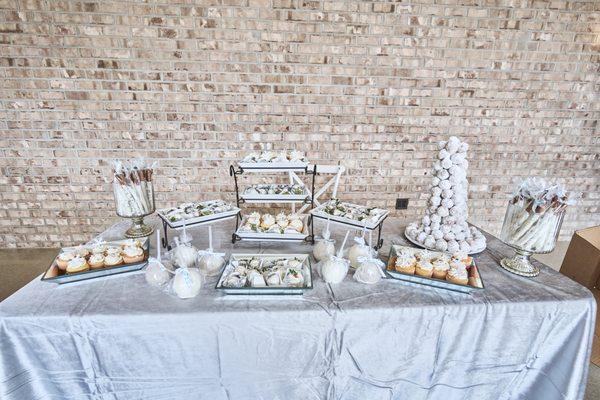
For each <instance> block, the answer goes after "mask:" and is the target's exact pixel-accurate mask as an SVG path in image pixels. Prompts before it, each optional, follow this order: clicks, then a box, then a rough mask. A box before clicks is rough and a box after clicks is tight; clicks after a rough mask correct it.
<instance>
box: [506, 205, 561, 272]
mask: <svg viewBox="0 0 600 400" xmlns="http://www.w3.org/2000/svg"><path fill="white" fill-rule="evenodd" d="M564 215H565V207H541V206H540V207H535V206H534V205H532V204H531V201H526V200H523V199H521V200H518V201H511V202H510V203H509V204H508V207H507V209H506V215H505V216H504V223H503V225H502V232H501V233H500V239H501V240H502V241H503V242H504V243H506V244H507V245H509V246H510V247H512V248H513V249H515V252H516V253H515V255H514V256H513V257H511V258H504V259H502V260H501V261H500V265H501V266H502V267H503V268H504V269H506V270H507V271H510V272H512V273H514V274H517V275H521V276H526V277H534V276H537V275H539V273H540V270H539V268H538V267H536V266H535V265H533V264H532V263H531V260H530V257H531V256H532V255H533V254H545V253H550V252H551V251H552V250H554V247H555V246H556V240H557V239H558V234H559V232H560V227H561V225H562V221H563V217H564Z"/></svg>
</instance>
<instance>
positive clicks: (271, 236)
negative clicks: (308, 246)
mask: <svg viewBox="0 0 600 400" xmlns="http://www.w3.org/2000/svg"><path fill="white" fill-rule="evenodd" d="M247 219H248V218H247V217H244V218H243V219H242V222H241V224H240V227H239V228H238V230H237V231H236V232H235V234H236V235H237V236H239V237H240V238H241V239H243V240H250V241H269V242H287V241H302V240H304V239H306V237H307V236H308V224H307V222H308V215H301V216H300V219H301V220H302V223H303V224H304V229H303V230H302V232H298V233H273V232H252V231H244V230H242V226H243V225H244V224H245V223H246V221H247Z"/></svg>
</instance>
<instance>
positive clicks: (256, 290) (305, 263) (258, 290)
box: [215, 254, 313, 299]
mask: <svg viewBox="0 0 600 400" xmlns="http://www.w3.org/2000/svg"><path fill="white" fill-rule="evenodd" d="M250 257H255V258H265V259H269V258H270V259H273V258H275V259H278V258H299V259H301V260H302V275H303V276H304V286H303V287H285V286H265V287H241V288H234V287H226V286H223V280H224V279H225V277H226V276H227V275H228V274H229V273H230V272H232V271H233V269H234V268H235V267H234V266H233V264H232V261H234V260H239V259H241V258H250ZM312 288H313V279H312V267H311V263H310V255H309V254H232V255H231V257H230V258H229V261H228V262H227V265H226V266H225V268H224V269H223V272H222V273H221V276H220V277H219V280H218V281H217V284H216V286H215V289H217V290H220V291H222V292H223V293H225V294H229V295H252V296H256V298H257V299H258V298H260V296H264V295H279V296H281V295H284V296H285V295H302V294H304V293H305V292H306V291H308V290H312Z"/></svg>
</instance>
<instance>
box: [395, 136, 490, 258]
mask: <svg viewBox="0 0 600 400" xmlns="http://www.w3.org/2000/svg"><path fill="white" fill-rule="evenodd" d="M438 148H439V152H438V155H437V160H436V161H435V163H434V164H433V178H432V181H431V186H430V193H429V197H428V200H427V209H426V211H425V216H423V218H422V219H421V221H420V222H413V223H411V224H410V225H408V227H407V228H406V232H405V233H406V236H407V237H408V239H410V240H411V241H412V242H414V243H416V244H419V245H421V246H423V247H425V248H428V249H435V250H439V251H446V252H449V253H455V252H457V251H462V252H465V253H478V252H480V251H482V250H483V249H485V246H486V242H485V237H484V236H483V234H482V233H481V232H479V230H477V228H475V227H472V226H471V227H470V226H469V224H468V223H467V218H468V208H467V193H468V182H467V168H468V166H469V162H468V161H467V150H468V148H469V145H468V144H467V143H465V142H461V141H460V140H459V139H458V138H457V137H455V136H452V137H450V139H449V140H448V141H447V142H446V141H442V142H439V144H438Z"/></svg>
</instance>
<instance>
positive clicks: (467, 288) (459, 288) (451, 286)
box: [385, 244, 485, 293]
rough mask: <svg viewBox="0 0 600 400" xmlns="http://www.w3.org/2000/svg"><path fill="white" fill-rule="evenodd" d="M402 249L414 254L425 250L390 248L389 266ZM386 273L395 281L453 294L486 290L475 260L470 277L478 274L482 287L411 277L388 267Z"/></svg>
mask: <svg viewBox="0 0 600 400" xmlns="http://www.w3.org/2000/svg"><path fill="white" fill-rule="evenodd" d="M400 249H408V250H410V251H414V252H416V251H419V250H423V249H419V248H415V247H409V246H401V245H396V244H394V245H392V246H391V248H390V255H389V257H388V265H389V263H390V262H391V260H392V258H393V257H395V256H396V254H397V253H398V251H399V250H400ZM430 252H431V253H432V254H440V253H441V252H439V251H430ZM385 272H386V273H387V274H388V275H389V276H390V277H392V278H393V279H396V280H400V281H405V282H411V283H417V284H419V285H425V286H431V287H435V288H439V289H444V290H451V291H453V292H460V293H473V292H476V291H479V290H483V289H485V286H484V284H483V278H482V277H481V274H480V273H479V269H478V268H477V265H476V264H475V260H473V262H472V263H471V266H470V268H469V276H473V274H477V275H478V276H479V280H480V281H481V287H477V286H471V285H459V284H456V283H452V282H448V281H445V280H442V279H437V278H426V277H423V276H419V275H409V274H405V273H402V272H398V271H395V270H389V269H387V266H386V270H385Z"/></svg>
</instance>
